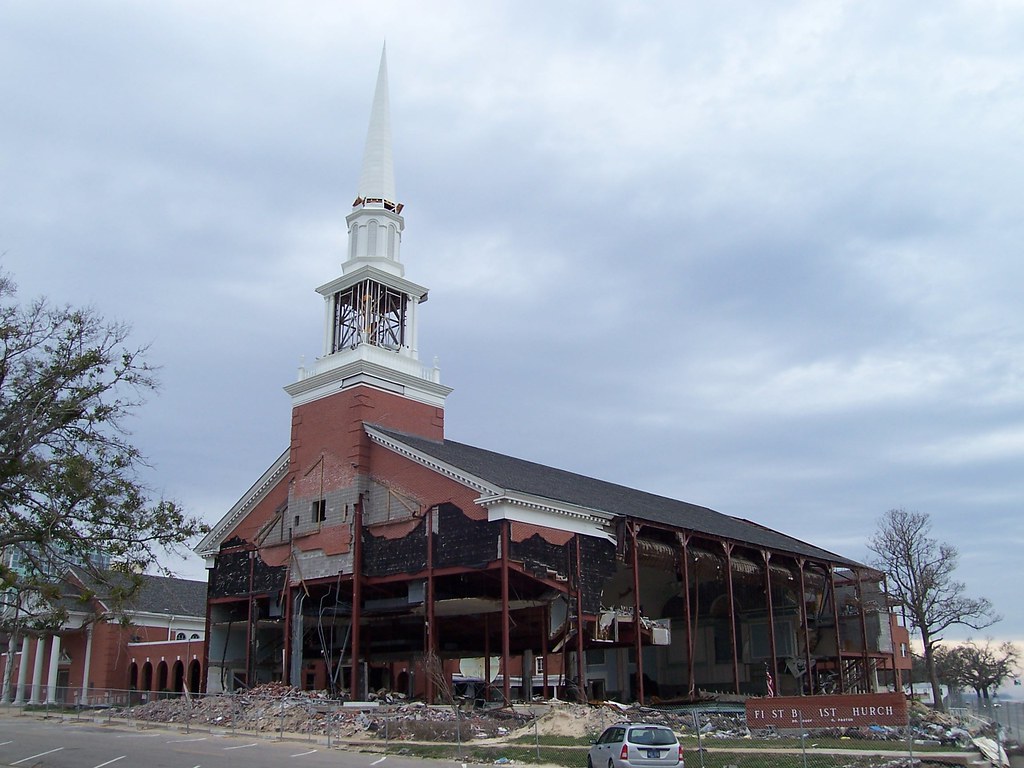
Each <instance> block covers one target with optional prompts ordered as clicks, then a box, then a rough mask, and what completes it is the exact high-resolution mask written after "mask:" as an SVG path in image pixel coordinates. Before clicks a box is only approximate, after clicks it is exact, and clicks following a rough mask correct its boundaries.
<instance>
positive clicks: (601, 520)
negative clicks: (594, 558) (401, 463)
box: [363, 424, 616, 531]
mask: <svg viewBox="0 0 1024 768" xmlns="http://www.w3.org/2000/svg"><path fill="white" fill-rule="evenodd" d="M363 427H364V429H365V430H366V433H367V434H368V435H369V436H370V439H371V440H373V441H374V442H375V443H377V444H379V445H382V446H384V447H385V448H387V449H389V450H391V451H394V452H395V453H397V454H399V455H401V456H405V457H406V458H408V459H411V460H413V461H415V462H417V463H418V464H421V465H423V466H424V467H427V468H428V469H431V470H433V471H434V472H437V473H438V474H441V475H444V476H445V477H449V478H451V479H452V480H455V481H456V482H458V483H461V484H462V485H465V486H466V487H468V488H472V489H473V490H475V491H477V492H479V493H480V496H479V498H477V499H475V500H474V501H475V502H476V503H477V504H479V505H480V506H481V507H484V508H485V509H487V508H490V507H492V506H499V505H503V504H512V505H515V506H519V507H526V508H529V509H532V510H536V511H538V512H543V513H546V514H553V515H558V516H561V517H568V518H571V519H572V520H573V521H574V522H575V523H576V525H573V526H570V528H569V529H571V530H573V531H576V530H577V529H578V527H579V525H580V524H583V525H586V526H595V525H596V526H601V525H604V524H606V523H607V522H608V521H610V520H612V519H614V518H615V517H616V515H613V514H611V513H610V512H604V511H601V510H596V509H589V508H587V507H580V506H577V505H574V504H566V503H564V502H558V501H554V500H552V499H547V498H544V497H543V496H534V495H532V494H528V493H522V492H521V491H508V490H506V489H504V488H499V487H498V486H496V485H494V484H493V483H489V482H488V481H486V480H484V479H483V478H480V477H477V476H475V475H471V474H469V473H467V472H465V471H463V470H461V469H459V468H458V467H454V466H452V465H451V464H448V463H447V462H443V461H440V460H439V459H437V458H435V457H433V456H430V455H428V454H425V453H423V452H422V451H417V450H416V449H415V448H412V447H411V446H409V445H407V444H406V443H403V442H401V441H400V440H398V439H395V438H392V437H390V436H389V435H385V434H383V433H382V432H379V431H378V430H376V429H374V428H373V427H371V426H370V425H369V424H364V425H363Z"/></svg>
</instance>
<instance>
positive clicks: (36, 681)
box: [28, 635, 46, 704]
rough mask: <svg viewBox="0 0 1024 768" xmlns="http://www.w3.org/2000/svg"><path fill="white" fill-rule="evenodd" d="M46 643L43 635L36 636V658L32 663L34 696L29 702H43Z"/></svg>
mask: <svg viewBox="0 0 1024 768" xmlns="http://www.w3.org/2000/svg"><path fill="white" fill-rule="evenodd" d="M45 645H46V639H45V638H44V637H43V636H42V635H40V636H39V637H37V638H36V659H35V663H34V664H33V665H32V698H30V699H29V700H28V703H29V704H42V703H43V696H42V694H43V648H44V647H45Z"/></svg>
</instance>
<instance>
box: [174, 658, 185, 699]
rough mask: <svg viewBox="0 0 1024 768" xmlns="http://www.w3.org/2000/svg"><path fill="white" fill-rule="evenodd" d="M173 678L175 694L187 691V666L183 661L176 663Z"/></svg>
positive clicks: (179, 660)
mask: <svg viewBox="0 0 1024 768" xmlns="http://www.w3.org/2000/svg"><path fill="white" fill-rule="evenodd" d="M171 678H172V679H173V680H174V685H173V688H172V690H173V691H174V692H175V693H181V692H182V691H183V690H185V665H184V664H183V663H182V661H181V659H178V660H177V661H176V662H174V668H173V670H172V673H171Z"/></svg>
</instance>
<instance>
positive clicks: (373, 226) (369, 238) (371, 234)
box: [366, 221, 378, 256]
mask: <svg viewBox="0 0 1024 768" xmlns="http://www.w3.org/2000/svg"><path fill="white" fill-rule="evenodd" d="M377 228H378V225H377V222H376V221H371V222H370V225H369V226H368V227H367V229H366V255H367V256H376V255H377Z"/></svg>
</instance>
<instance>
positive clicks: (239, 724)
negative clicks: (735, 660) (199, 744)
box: [111, 683, 991, 748]
mask: <svg viewBox="0 0 1024 768" xmlns="http://www.w3.org/2000/svg"><path fill="white" fill-rule="evenodd" d="M372 699H373V700H372V701H369V702H344V701H341V700H339V699H337V698H335V697H332V696H330V695H329V694H328V693H327V692H326V691H301V690H298V689H295V688H292V687H291V686H288V685H285V684H283V683H269V684H266V685H261V686H259V687H256V688H254V689H252V690H248V691H239V692H236V693H233V694H224V695H219V696H202V697H198V696H190V697H174V698H158V699H155V700H153V701H150V702H147V703H145V704H141V705H138V706H134V707H130V708H124V709H119V710H116V711H114V712H112V713H111V714H112V715H113V716H117V717H123V718H131V719H136V720H140V721H148V722H157V723H168V724H172V723H177V724H184V723H186V722H188V723H190V724H192V725H205V726H209V727H214V728H224V729H239V730H250V731H264V732H273V731H280V732H287V733H294V734H304V735H306V734H308V735H326V736H329V737H331V738H334V739H339V740H369V741H378V740H380V741H383V740H408V741H436V742H454V741H459V740H461V741H473V740H476V741H479V740H485V739H498V738H504V737H510V738H514V737H515V736H516V735H517V734H516V733H515V732H516V731H517V730H522V732H523V733H521V734H518V735H523V734H530V735H533V734H537V735H541V736H560V737H567V738H578V739H583V740H587V739H594V738H596V737H597V736H598V735H599V734H600V733H601V732H602V731H603V730H604V729H605V728H606V727H608V726H609V725H612V724H613V723H616V722H623V721H638V722H649V723H658V724H661V725H666V726H668V727H670V728H672V729H673V730H674V731H676V732H677V733H679V734H680V735H683V736H697V735H698V731H699V736H700V737H701V738H704V739H750V738H778V737H779V733H778V732H776V731H775V730H773V729H768V730H757V731H754V732H753V733H752V732H751V730H750V729H748V728H747V724H746V717H745V714H744V712H743V710H742V708H740V707H738V706H735V705H732V706H731V707H730V705H729V703H728V702H726V703H725V705H724V706H723V705H721V703H719V706H720V707H721V711H716V710H712V709H709V708H708V707H707V706H706V705H707V704H708V702H704V704H705V706H703V707H701V708H700V714H699V717H698V718H697V720H696V721H695V719H694V716H693V712H694V709H692V708H689V707H685V706H678V707H672V708H668V707H658V708H656V707H642V706H639V705H637V704H632V705H624V704H619V703H616V702H600V703H596V704H570V703H566V702H560V701H557V700H552V701H547V702H537V703H534V704H533V705H516V706H515V707H503V708H470V707H468V706H461V707H456V706H442V705H431V706H428V705H426V704H423V703H422V702H411V701H406V700H405V697H404V696H401V695H399V694H394V693H391V692H389V691H380V692H378V693H376V694H373V695H372ZM910 712H911V736H912V737H913V738H914V740H915V742H916V743H920V744H925V743H928V744H941V745H944V746H957V747H967V748H969V747H970V745H971V742H972V739H974V738H977V737H978V736H988V735H991V734H990V733H989V732H987V731H986V729H985V728H984V727H978V725H976V726H972V727H970V728H968V727H966V726H964V725H963V724H962V723H961V722H959V721H958V720H957V719H955V718H953V717H950V716H948V715H944V714H942V713H939V712H935V711H933V710H931V709H929V708H927V707H924V706H921V705H919V704H914V703H912V704H911V710H910ZM979 725H981V724H980V723H979ZM815 736H816V737H817V738H829V737H832V738H837V739H843V738H857V739H868V740H872V739H873V740H886V741H900V740H906V739H907V738H908V736H907V732H906V729H905V728H893V727H887V726H871V727H868V728H834V729H828V730H827V731H821V730H818V731H816V732H815Z"/></svg>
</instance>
